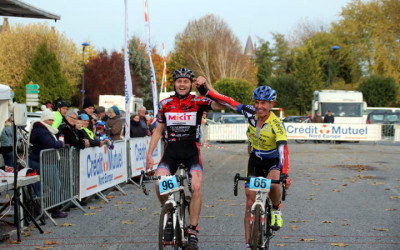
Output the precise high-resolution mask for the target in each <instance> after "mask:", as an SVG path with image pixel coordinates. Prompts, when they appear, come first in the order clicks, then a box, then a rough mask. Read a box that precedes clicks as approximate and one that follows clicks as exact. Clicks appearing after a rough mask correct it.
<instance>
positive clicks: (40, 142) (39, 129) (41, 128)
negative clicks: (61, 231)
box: [29, 109, 68, 218]
mask: <svg viewBox="0 0 400 250" xmlns="http://www.w3.org/2000/svg"><path fill="white" fill-rule="evenodd" d="M53 121H54V114H53V113H52V112H51V111H50V110H49V109H44V110H43V112H42V115H41V117H40V121H36V122H34V123H33V124H32V128H31V131H30V132H29V142H30V144H31V148H30V149H31V153H30V154H29V167H30V168H32V169H34V170H36V172H37V173H38V174H40V151H42V150H45V149H51V148H62V147H63V146H64V143H63V142H62V141H59V140H57V138H56V137H55V135H56V134H57V132H58V129H56V128H53V127H52V126H51V125H52V123H53ZM53 170H54V171H53V173H54V176H53V178H54V186H55V187H56V186H58V189H59V188H61V186H60V184H59V179H60V177H59V174H58V169H56V168H55V169H53ZM34 187H35V189H36V192H37V194H38V196H40V191H41V190H40V183H39V182H37V183H35V184H34ZM56 189H57V188H56ZM51 213H52V217H53V218H65V217H67V216H68V214H67V213H65V212H62V211H61V210H60V208H59V207H55V208H53V209H52V210H51Z"/></svg>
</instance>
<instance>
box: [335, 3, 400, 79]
mask: <svg viewBox="0 0 400 250" xmlns="http://www.w3.org/2000/svg"><path fill="white" fill-rule="evenodd" d="M340 16H341V20H340V21H339V22H338V23H337V24H334V25H333V33H334V34H335V35H336V36H338V37H339V38H340V39H341V40H342V41H344V43H346V44H348V45H349V46H351V48H352V50H353V51H354V52H355V54H356V56H357V58H359V60H360V61H361V67H362V68H363V69H365V70H366V71H367V72H365V73H366V74H380V75H387V76H392V77H394V78H395V79H396V81H397V82H400V50H399V48H400V36H399V34H400V25H399V23H400V1H398V0H369V1H361V0H353V1H352V2H350V3H349V4H348V5H347V6H346V7H345V8H343V10H342V13H341V14H340Z"/></svg>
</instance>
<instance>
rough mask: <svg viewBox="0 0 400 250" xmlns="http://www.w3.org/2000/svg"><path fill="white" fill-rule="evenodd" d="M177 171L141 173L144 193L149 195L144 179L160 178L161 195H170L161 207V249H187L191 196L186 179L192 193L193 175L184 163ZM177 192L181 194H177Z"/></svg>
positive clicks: (159, 245)
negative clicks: (150, 174) (157, 174)
mask: <svg viewBox="0 0 400 250" xmlns="http://www.w3.org/2000/svg"><path fill="white" fill-rule="evenodd" d="M177 173H178V174H176V175H167V176H148V175H147V174H146V173H145V172H144V171H142V173H141V178H140V186H141V188H142V190H143V192H144V194H146V195H148V192H147V190H146V186H145V183H144V181H146V180H158V181H159V191H160V195H168V200H167V201H166V202H165V203H164V205H162V208H161V214H160V222H159V230H158V247H159V249H168V248H173V249H179V248H181V249H187V226H189V223H190V217H189V216H190V214H189V210H190V209H189V208H190V200H191V196H190V195H186V194H185V184H184V181H185V180H186V182H187V186H188V189H189V191H190V193H192V192H193V190H192V187H191V179H192V176H191V174H190V173H189V172H188V171H187V169H186V168H185V166H184V165H183V164H179V165H178V170H177ZM176 193H179V195H175V194H176ZM171 221H172V223H171Z"/></svg>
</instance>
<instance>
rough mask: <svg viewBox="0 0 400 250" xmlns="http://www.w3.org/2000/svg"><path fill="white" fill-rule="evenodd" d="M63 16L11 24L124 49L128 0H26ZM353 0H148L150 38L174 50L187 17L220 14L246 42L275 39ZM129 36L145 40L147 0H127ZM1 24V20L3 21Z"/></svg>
mask: <svg viewBox="0 0 400 250" xmlns="http://www.w3.org/2000/svg"><path fill="white" fill-rule="evenodd" d="M23 1H25V2H27V3H29V4H31V5H33V6H35V7H38V8H40V9H43V10H46V11H49V12H51V13H54V14H57V15H60V16H61V20H60V21H57V22H54V21H45V20H41V19H29V18H15V17H9V21H10V23H11V24H14V23H17V22H19V23H21V22H22V23H28V22H47V23H49V24H50V25H51V26H55V27H56V29H57V30H58V31H61V32H65V34H66V35H67V37H68V38H71V39H72V40H73V41H74V42H75V43H77V44H78V45H80V44H82V42H85V41H90V42H91V43H92V44H93V45H94V46H95V48H96V49H97V50H101V49H103V48H105V49H107V50H118V51H119V50H121V48H122V46H123V40H124V0H29V1H28V0H23ZM349 2H351V0H334V1H328V0H303V1H300V0H280V1H271V0H148V8H149V18H150V33H151V43H152V44H153V45H156V46H157V48H158V50H159V52H161V44H162V43H163V42H164V43H165V49H166V50H167V53H168V51H170V50H173V47H174V40H175V35H176V34H178V33H180V32H182V31H183V29H184V28H185V26H186V25H187V23H188V21H190V20H193V19H195V18H199V17H202V16H204V15H206V14H214V15H216V16H219V17H221V18H222V19H223V20H224V21H225V22H226V23H227V24H228V25H229V27H230V28H231V29H232V31H233V33H234V34H235V35H236V36H237V37H238V38H239V40H240V41H241V43H242V46H243V47H244V46H245V44H246V41H247V38H248V36H249V35H250V36H251V37H252V39H253V42H257V37H260V38H262V39H264V40H267V41H272V36H271V32H278V33H282V34H285V35H287V34H289V33H291V32H292V31H293V30H294V29H295V27H296V25H297V24H298V23H299V22H302V21H304V20H308V21H309V22H313V23H318V24H321V25H329V24H330V23H331V22H333V21H337V20H339V14H340V12H341V10H342V8H343V7H344V6H346V5H347V4H348V3H349ZM128 12H129V16H128V19H129V24H128V25H129V28H128V29H129V35H130V37H131V36H132V35H136V36H138V37H139V38H141V39H142V40H143V41H145V39H146V33H145V29H144V3H143V0H128ZM1 23H2V21H1Z"/></svg>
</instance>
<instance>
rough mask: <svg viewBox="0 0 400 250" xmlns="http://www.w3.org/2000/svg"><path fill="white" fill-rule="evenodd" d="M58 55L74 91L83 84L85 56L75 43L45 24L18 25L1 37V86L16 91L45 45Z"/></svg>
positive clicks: (0, 35)
mask: <svg viewBox="0 0 400 250" xmlns="http://www.w3.org/2000/svg"><path fill="white" fill-rule="evenodd" d="M44 42H46V43H47V48H48V49H49V51H51V52H53V53H55V55H56V57H57V60H58V61H59V63H60V67H61V71H62V73H63V74H64V75H65V77H66V79H67V80H68V82H69V83H70V85H71V86H72V87H76V86H77V85H78V84H79V82H80V81H81V73H82V71H81V70H82V54H81V52H80V51H82V50H81V49H78V48H77V46H76V45H75V44H74V43H73V42H72V40H71V39H69V38H67V37H66V35H65V34H64V33H60V32H58V31H57V30H55V29H54V28H53V27H49V26H48V25H47V24H44V23H35V24H34V23H31V24H27V25H24V24H16V25H13V26H12V27H11V30H10V31H6V32H2V33H0V82H1V83H2V84H6V85H9V86H10V87H11V88H13V89H14V88H16V87H17V85H18V84H19V83H20V82H21V81H22V78H23V77H24V74H25V72H26V70H27V69H28V68H29V67H30V66H31V63H32V60H33V56H34V55H35V53H36V51H37V48H38V47H39V45H41V44H42V43H44Z"/></svg>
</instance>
